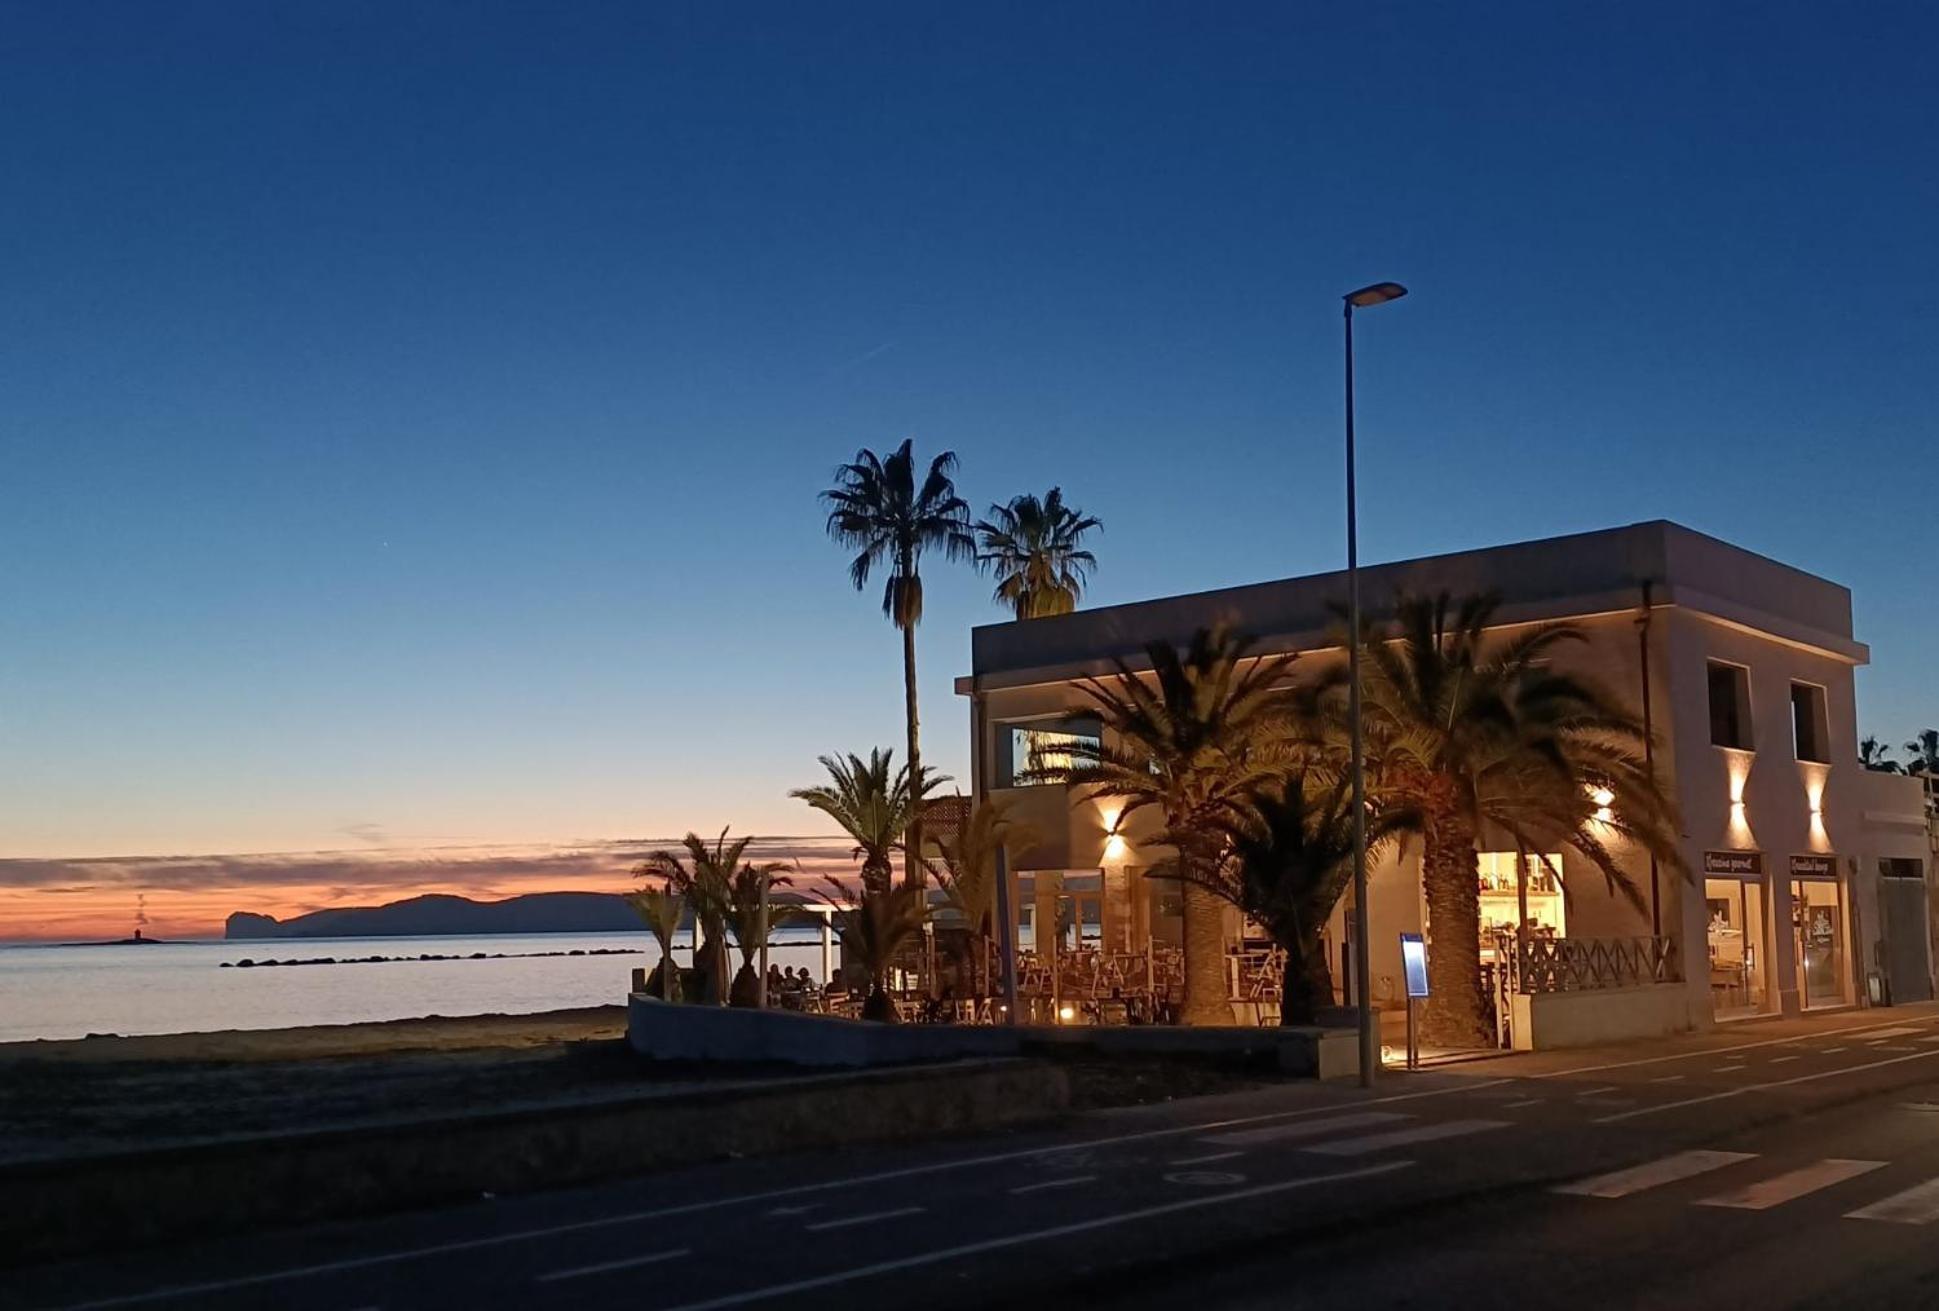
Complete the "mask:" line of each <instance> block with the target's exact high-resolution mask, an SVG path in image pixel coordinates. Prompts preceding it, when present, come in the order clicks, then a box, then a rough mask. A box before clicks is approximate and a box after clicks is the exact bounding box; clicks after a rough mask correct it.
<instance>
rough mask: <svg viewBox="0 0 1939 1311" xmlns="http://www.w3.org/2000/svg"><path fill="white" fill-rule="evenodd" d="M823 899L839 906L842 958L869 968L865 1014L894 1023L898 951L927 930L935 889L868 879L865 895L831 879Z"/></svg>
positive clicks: (836, 922) (832, 919) (835, 919)
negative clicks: (892, 989) (873, 883)
mask: <svg viewBox="0 0 1939 1311" xmlns="http://www.w3.org/2000/svg"><path fill="white" fill-rule="evenodd" d="M827 883H828V890H827V891H826V892H823V893H822V900H824V901H826V902H827V903H828V904H829V905H831V906H833V907H835V908H836V909H835V911H834V913H833V914H832V915H831V916H830V917H829V919H830V922H831V923H832V924H833V926H834V929H835V933H836V934H837V935H838V936H839V937H840V938H841V940H842V961H843V963H844V964H846V963H847V962H849V961H853V962H855V963H856V964H858V965H860V966H861V967H862V968H863V970H865V971H866V972H867V974H868V978H869V991H868V996H867V997H865V998H864V999H863V1001H862V1018H863V1019H865V1020H880V1021H882V1022H883V1023H886V1024H893V1023H894V1022H895V1019H896V1014H895V1003H894V1002H893V1001H892V1000H891V999H890V997H889V988H888V979H889V969H890V967H891V966H892V965H893V964H894V963H895V959H896V957H897V955H899V954H900V953H901V952H902V950H903V949H904V948H905V947H907V946H909V944H911V943H912V942H914V941H916V939H918V938H920V937H921V936H922V929H923V925H925V924H927V923H928V922H929V894H928V891H927V889H925V888H924V887H923V886H922V884H920V883H909V882H903V883H900V884H897V885H896V886H895V887H893V888H889V887H875V888H872V887H869V886H868V885H867V884H864V885H862V888H861V893H860V895H859V896H857V897H854V898H853V899H851V898H850V895H849V890H848V889H847V888H845V887H843V886H842V885H841V884H840V883H838V882H837V881H835V880H834V879H829V880H827Z"/></svg>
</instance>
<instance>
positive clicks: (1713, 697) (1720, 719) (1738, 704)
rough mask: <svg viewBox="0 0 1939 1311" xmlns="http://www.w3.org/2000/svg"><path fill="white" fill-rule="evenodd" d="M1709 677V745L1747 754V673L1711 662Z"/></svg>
mask: <svg viewBox="0 0 1939 1311" xmlns="http://www.w3.org/2000/svg"><path fill="white" fill-rule="evenodd" d="M1709 674H1710V741H1711V742H1712V743H1713V744H1714V745H1716V746H1720V747H1730V748H1732V749H1734V750H1737V751H1749V750H1751V749H1752V745H1751V731H1750V670H1748V669H1746V668H1744V667H1743V666H1742V665H1731V664H1725V663H1724V662H1723V661H1721V660H1712V661H1711V662H1710V666H1709Z"/></svg>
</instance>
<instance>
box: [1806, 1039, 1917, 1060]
mask: <svg viewBox="0 0 1939 1311" xmlns="http://www.w3.org/2000/svg"><path fill="white" fill-rule="evenodd" d="M1926 1041H1927V1042H1939V1038H1927V1039H1926ZM1818 1050H1819V1051H1820V1052H1821V1053H1822V1054H1824V1055H1826V1056H1835V1055H1837V1054H1838V1053H1839V1052H1841V1051H1844V1050H1845V1048H1843V1047H1820V1048H1819V1049H1818Z"/></svg>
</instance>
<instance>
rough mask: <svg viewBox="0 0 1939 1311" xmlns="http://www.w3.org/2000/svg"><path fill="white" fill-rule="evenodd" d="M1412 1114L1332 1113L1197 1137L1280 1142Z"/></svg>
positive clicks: (1241, 1143)
mask: <svg viewBox="0 0 1939 1311" xmlns="http://www.w3.org/2000/svg"><path fill="white" fill-rule="evenodd" d="M1409 1118H1411V1117H1409V1116H1405V1115H1400V1114H1397V1113H1395V1112H1393V1111H1356V1112H1354V1113H1353V1114H1351V1115H1329V1116H1326V1117H1323V1118H1321V1119H1318V1120H1293V1121H1289V1122H1287V1123H1285V1124H1269V1125H1266V1126H1265V1127H1264V1128H1260V1129H1240V1130H1238V1131H1236V1132H1234V1133H1215V1134H1207V1135H1206V1136H1205V1137H1203V1138H1200V1139H1199V1140H1198V1141H1199V1142H1202V1143H1214V1144H1216V1145H1218V1146H1220V1147H1251V1146H1253V1145H1254V1144H1255V1143H1277V1142H1284V1141H1286V1140H1287V1139H1289V1138H1317V1137H1320V1136H1321V1135H1323V1134H1329V1133H1336V1132H1343V1131H1345V1130H1349V1129H1371V1128H1372V1127H1373V1126H1374V1125H1377V1124H1397V1123H1399V1122H1400V1121H1402V1120H1406V1119H1409Z"/></svg>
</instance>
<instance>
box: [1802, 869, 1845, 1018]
mask: <svg viewBox="0 0 1939 1311" xmlns="http://www.w3.org/2000/svg"><path fill="white" fill-rule="evenodd" d="M1791 927H1792V935H1791V937H1792V941H1793V942H1794V943H1795V951H1796V952H1797V960H1798V987H1799V989H1800V990H1801V991H1802V993H1803V997H1804V1008H1805V1009H1806V1010H1812V1009H1814V1008H1816V1007H1820V1006H1843V1005H1844V1004H1845V1003H1846V1002H1848V1001H1849V1000H1851V997H1850V994H1849V992H1848V991H1847V984H1848V982H1849V980H1848V978H1847V974H1846V970H1845V907H1844V900H1843V898H1842V897H1841V896H1840V895H1839V889H1838V883H1837V880H1835V879H1793V880H1791Z"/></svg>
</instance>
